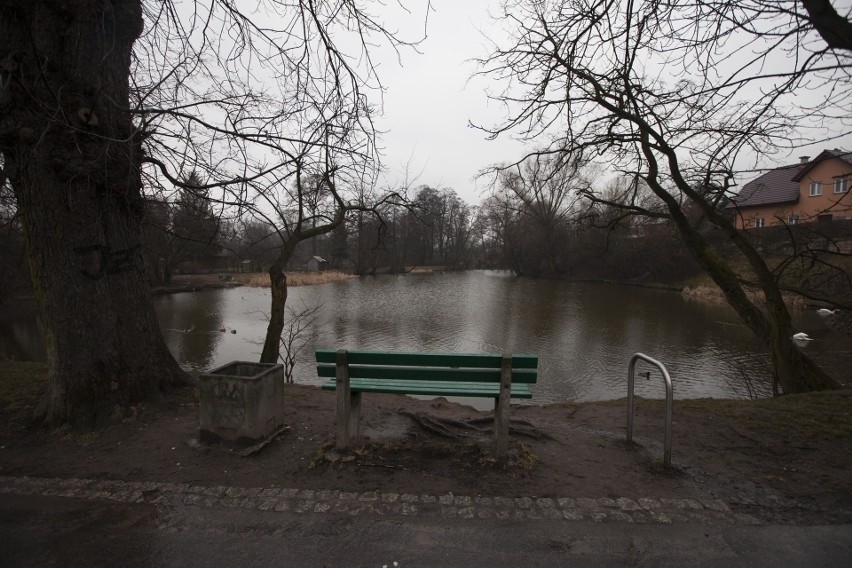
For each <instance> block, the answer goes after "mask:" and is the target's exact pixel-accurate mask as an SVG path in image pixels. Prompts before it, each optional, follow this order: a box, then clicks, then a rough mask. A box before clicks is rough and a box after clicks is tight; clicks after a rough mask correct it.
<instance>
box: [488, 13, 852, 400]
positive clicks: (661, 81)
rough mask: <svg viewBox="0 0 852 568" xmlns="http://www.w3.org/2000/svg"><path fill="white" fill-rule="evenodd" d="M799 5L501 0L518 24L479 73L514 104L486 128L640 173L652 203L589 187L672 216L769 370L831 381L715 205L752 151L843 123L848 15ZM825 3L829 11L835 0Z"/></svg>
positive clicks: (745, 242) (849, 61)
mask: <svg viewBox="0 0 852 568" xmlns="http://www.w3.org/2000/svg"><path fill="white" fill-rule="evenodd" d="M809 4H811V5H812V4H814V3H809V2H802V3H799V2H794V1H792V0H790V1H772V2H769V1H763V0H739V1H721V0H719V1H716V0H698V1H695V2H686V3H683V2H667V1H659V0H641V1H636V2H626V3H625V2H619V1H616V0H579V1H576V2H575V1H572V2H568V1H559V0H557V1H545V0H529V1H528V0H518V1H508V2H505V3H504V6H503V7H504V10H503V16H504V18H506V20H507V21H509V22H511V27H512V34H513V35H512V39H511V40H510V41H509V42H507V43H506V45H502V46H499V45H498V46H495V49H494V50H493V52H492V54H491V55H490V56H489V57H488V58H487V59H485V60H483V61H482V62H481V64H482V71H481V72H482V73H483V74H485V75H490V76H491V77H493V78H494V79H496V80H499V81H500V82H501V84H502V85H504V86H505V88H504V90H503V91H501V92H499V93H498V94H497V95H496V98H497V99H498V100H500V101H501V102H502V103H504V104H505V105H506V106H507V108H508V109H509V115H508V117H507V119H506V120H505V121H504V122H503V123H501V124H498V125H496V126H494V127H487V128H485V130H486V131H488V132H489V133H490V135H492V136H499V135H502V134H505V133H508V132H510V131H511V132H515V133H520V134H521V135H523V136H526V137H527V138H528V139H530V140H536V141H537V142H538V143H541V141H542V140H547V145H546V148H545V149H544V151H546V152H549V153H552V154H553V155H555V156H559V157H564V158H569V157H570V158H571V159H576V157H577V156H583V157H585V158H587V159H597V160H599V161H600V162H602V163H605V164H606V167H608V168H610V170H611V171H613V172H619V173H621V174H623V175H627V176H629V177H630V178H633V179H635V180H636V181H635V183H634V184H633V187H634V191H638V190H639V188H640V187H641V186H646V187H648V188H650V190H651V191H652V192H653V193H654V195H655V196H656V198H657V199H658V200H659V201H660V202H661V203H662V204H663V205H664V208H662V209H661V210H656V209H653V210H652V209H649V208H647V207H645V206H643V205H642V204H641V203H639V202H638V201H636V200H633V199H627V200H626V201H624V200H622V201H621V202H620V203H617V202H611V201H608V200H606V199H605V198H603V197H602V196H601V195H599V194H596V193H595V192H594V191H588V192H586V196H587V197H589V198H590V199H592V200H596V201H598V202H602V203H604V204H606V205H608V206H612V207H620V208H622V209H626V210H627V211H630V212H632V213H637V214H643V215H652V216H659V215H661V214H665V215H666V216H667V217H668V218H669V219H671V221H672V222H673V223H674V224H675V226H676V227H677V228H678V231H679V232H680V234H681V237H682V238H683V240H684V242H685V243H686V245H687V246H688V247H689V249H690V251H691V252H692V254H693V255H694V256H695V258H696V259H697V260H698V262H699V264H700V265H701V266H702V268H703V269H704V270H705V271H706V272H707V273H708V274H709V275H710V277H711V278H712V279H713V280H714V281H715V282H716V284H717V285H718V286H719V287H720V288H721V289H722V291H723V292H724V294H725V296H726V298H727V300H728V302H729V303H730V305H731V306H732V307H733V308H734V309H735V310H736V311H737V313H738V314H739V315H740V317H741V318H742V319H743V321H744V322H745V323H746V324H747V325H748V326H749V327H750V328H751V329H752V330H753V331H754V333H755V334H757V336H758V337H760V338H761V339H762V340H763V341H764V342H765V344H766V345H767V346H768V348H769V350H770V352H771V354H772V362H773V371H774V376H775V378H776V380H777V381H778V382H780V384H781V385H782V386H783V388H784V391H785V392H787V393H793V392H801V391H807V390H813V389H821V388H827V387H830V386H833V385H835V382H834V381H833V380H832V379H831V378H830V377H828V376H827V375H826V374H825V373H824V372H823V371H822V370H820V369H819V368H818V367H817V366H816V365H814V364H813V362H812V361H811V360H810V359H809V358H807V357H806V356H805V355H804V354H803V353H802V352H801V351H800V350H798V349H797V348H796V346H795V345H794V344H793V342H792V341H791V335H792V327H791V320H790V314H789V311H788V309H787V307H786V305H785V303H784V299H783V297H782V295H781V288H780V286H779V283H778V280H777V278H776V276H775V274H773V272H772V270H770V268H769V267H768V266H767V264H766V262H765V261H764V260H763V258H761V256H760V254H758V251H757V250H756V248H755V247H754V246H752V244H751V243H750V242H749V239H748V238H747V236H746V235H745V234H743V233H742V232H740V231H738V230H737V229H736V228H735V226H734V225H733V224H732V223H731V221H730V220H729V219H728V218H726V217H725V216H724V215H722V214H721V213H720V212H719V209H718V204H719V203H720V202H721V201H722V200H724V199H725V198H726V195H728V194H729V193H730V190H731V187H732V181H733V178H734V174H735V169H734V167H735V162H736V161H737V160H738V159H739V158H741V157H744V155H745V154H746V153H748V152H775V151H778V150H779V149H783V147H785V146H787V145H793V144H795V142H796V136H797V134H796V133H797V132H799V133H803V132H825V131H826V128H828V127H832V126H833V127H834V128H835V129H836V130H839V131H841V132H842V131H844V128H845V130H848V126H845V125H844V120H845V121H848V119H849V115H848V108H849V103H850V98H852V86H850V85H852V82H850V80H849V78H850V77H849V76H850V69H852V57H851V55H852V54H851V53H850V51H849V49H848V46H847V45H845V43H844V42H842V41H840V40H838V42H834V41H830V42H829V43H826V41H825V40H824V39H822V38H824V37H825V35H824V34H825V33H830V34H831V33H832V32H834V31H836V30H838V29H840V30H842V29H846V28H847V27H848V26H847V25H848V17H847V18H844V17H843V16H840V19H839V20H838V19H837V18H832V17H829V18H827V19H821V18H817V17H815V16H814V15H813V12H812V10H811V9H810V7H809V6H808V5H809ZM819 4H821V8H823V9H828V10H829V11H830V12H832V13H834V16H837V14H836V11H835V10H833V8H832V6H831V5H830V3H829V2H825V1H823V2H819ZM806 8H807V9H806ZM829 15H830V14H829ZM831 37H833V38H839V37H847V36H844V35H843V34H842V33H841V34H839V35H838V34H833V35H831ZM805 92H807V93H808V95H809V96H808V97H805V96H802V95H803V94H804V93H805ZM844 109H845V112H844ZM640 182H641V185H640ZM706 222H709V223H710V224H712V225H713V226H715V227H717V228H718V230H719V231H721V232H722V233H723V234H724V235H726V237H727V238H728V239H729V240H730V242H731V243H732V244H733V245H734V247H735V249H736V251H737V252H738V254H739V255H740V256H741V258H743V259H744V260H745V261H746V262H747V263H748V265H749V266H750V268H751V271H752V272H753V273H754V275H755V276H754V282H747V281H744V279H743V278H741V277H740V276H739V275H738V274H737V273H736V272H735V271H734V269H733V267H732V265H731V263H730V262H729V261H727V260H725V259H724V258H723V256H722V255H721V254H720V251H719V250H718V249H717V248H716V247H714V246H713V245H712V244H711V243H710V242H708V240H707V239H706V238H705V236H704V234H703V233H702V231H701V230H700V227H701V226H702V224H703V223H706ZM750 285H754V286H757V287H758V288H760V290H761V291H762V292H763V295H764V297H765V299H766V308H765V309H761V307H760V306H758V305H756V304H755V303H754V302H752V301H751V300H749V298H748V295H747V294H746V290H745V288H746V287H748V286H750Z"/></svg>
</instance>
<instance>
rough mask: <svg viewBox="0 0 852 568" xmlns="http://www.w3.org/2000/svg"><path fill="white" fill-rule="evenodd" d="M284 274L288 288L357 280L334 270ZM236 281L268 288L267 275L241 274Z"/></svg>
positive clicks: (351, 275) (352, 276)
mask: <svg viewBox="0 0 852 568" xmlns="http://www.w3.org/2000/svg"><path fill="white" fill-rule="evenodd" d="M286 274H287V285H288V286H314V285H317V284H327V283H329V282H338V281H340V280H349V279H350V278H357V276H355V275H354V274H346V273H344V272H338V271H336V270H326V271H323V272H287V273H286ZM236 279H237V281H238V282H240V283H241V284H243V285H245V286H253V287H255V288H269V275H268V274H266V273H260V274H245V275H242V274H241V275H238V276H237V278H236Z"/></svg>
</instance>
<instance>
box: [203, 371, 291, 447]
mask: <svg viewBox="0 0 852 568" xmlns="http://www.w3.org/2000/svg"><path fill="white" fill-rule="evenodd" d="M283 388H284V366H283V365H279V364H272V363H250V362H247V361H232V362H231V363H228V364H227V365H224V366H222V367H219V368H218V369H213V370H212V371H209V372H207V373H202V374H201V375H200V377H199V383H198V390H199V395H200V396H199V398H200V404H199V407H200V419H201V431H200V433H199V439H200V441H201V442H220V441H226V442H232V443H236V444H238V445H250V444H254V443H257V442H259V441H261V440H264V439H266V438H267V437H268V436H270V435H271V434H272V433H273V432H274V431H275V430H276V429H277V428H278V427H279V426H281V425H282V424H283V420H282V418H283V414H284V392H283Z"/></svg>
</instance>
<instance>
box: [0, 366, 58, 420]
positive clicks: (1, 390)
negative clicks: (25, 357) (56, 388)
mask: <svg viewBox="0 0 852 568" xmlns="http://www.w3.org/2000/svg"><path fill="white" fill-rule="evenodd" d="M46 388H47V363H32V362H23V361H6V360H0V408H2V409H3V410H4V411H8V412H21V411H24V410H29V409H32V408H35V406H36V404H37V403H38V401H39V399H40V398H41V396H42V394H44V391H45V389H46Z"/></svg>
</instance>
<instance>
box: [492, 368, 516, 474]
mask: <svg viewBox="0 0 852 568" xmlns="http://www.w3.org/2000/svg"><path fill="white" fill-rule="evenodd" d="M511 394H512V356H511V355H509V354H506V353H504V354H503V358H502V360H501V361H500V396H498V397H497V398H495V399H494V432H495V434H496V437H497V440H496V451H495V454H496V456H497V457H498V458H503V457H505V456H506V453H507V452H508V451H509V404H510V398H511Z"/></svg>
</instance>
